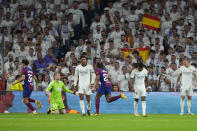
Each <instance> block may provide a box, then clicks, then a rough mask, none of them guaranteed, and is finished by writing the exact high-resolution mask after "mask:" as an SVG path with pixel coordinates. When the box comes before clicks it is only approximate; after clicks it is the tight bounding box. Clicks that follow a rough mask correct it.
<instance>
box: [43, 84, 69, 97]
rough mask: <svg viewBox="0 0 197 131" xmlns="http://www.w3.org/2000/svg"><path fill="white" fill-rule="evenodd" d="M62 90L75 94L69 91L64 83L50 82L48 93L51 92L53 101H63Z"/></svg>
mask: <svg viewBox="0 0 197 131" xmlns="http://www.w3.org/2000/svg"><path fill="white" fill-rule="evenodd" d="M62 90H64V91H66V92H68V93H73V92H72V91H71V90H69V89H67V88H66V86H65V85H64V83H63V82H62V81H56V80H53V81H51V82H50V84H49V86H48V87H47V89H46V91H47V92H51V97H50V98H51V99H56V100H62Z"/></svg>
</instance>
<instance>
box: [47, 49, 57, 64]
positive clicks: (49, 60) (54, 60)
mask: <svg viewBox="0 0 197 131" xmlns="http://www.w3.org/2000/svg"><path fill="white" fill-rule="evenodd" d="M44 61H45V62H46V63H47V65H49V66H50V65H51V64H56V63H58V59H57V58H56V57H55V56H54V53H53V49H52V48H49V49H48V53H47V55H46V56H45V57H44Z"/></svg>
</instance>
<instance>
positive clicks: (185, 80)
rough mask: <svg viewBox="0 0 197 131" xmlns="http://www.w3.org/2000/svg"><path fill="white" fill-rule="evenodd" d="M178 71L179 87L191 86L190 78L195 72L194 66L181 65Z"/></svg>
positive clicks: (186, 87)
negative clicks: (179, 75)
mask: <svg viewBox="0 0 197 131" xmlns="http://www.w3.org/2000/svg"><path fill="white" fill-rule="evenodd" d="M179 73H181V74H182V76H181V88H184V89H188V88H192V83H193V82H192V80H193V79H192V78H193V75H194V73H195V67H193V66H189V67H185V66H181V67H180V68H179Z"/></svg>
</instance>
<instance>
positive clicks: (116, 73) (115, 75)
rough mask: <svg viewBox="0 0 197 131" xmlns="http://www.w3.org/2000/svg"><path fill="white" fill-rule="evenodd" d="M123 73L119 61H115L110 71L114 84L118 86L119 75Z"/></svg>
mask: <svg viewBox="0 0 197 131" xmlns="http://www.w3.org/2000/svg"><path fill="white" fill-rule="evenodd" d="M120 74H121V72H120V66H119V63H118V62H115V63H114V66H113V69H112V70H110V71H109V75H110V76H111V83H112V86H116V87H117V86H118V76H119V75H120Z"/></svg>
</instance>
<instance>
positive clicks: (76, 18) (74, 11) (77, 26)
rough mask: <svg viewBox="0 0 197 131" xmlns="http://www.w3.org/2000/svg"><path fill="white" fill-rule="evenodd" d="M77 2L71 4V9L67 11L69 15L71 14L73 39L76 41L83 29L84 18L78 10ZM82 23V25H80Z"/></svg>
mask: <svg viewBox="0 0 197 131" xmlns="http://www.w3.org/2000/svg"><path fill="white" fill-rule="evenodd" d="M78 6H79V2H78V1H74V2H73V4H72V8H71V9H69V10H68V12H69V13H72V14H73V20H74V22H75V27H74V37H75V39H76V40H78V39H79V38H80V36H81V33H82V30H83V29H84V27H85V24H86V23H85V18H84V14H83V12H82V11H81V10H80V9H79V8H78ZM80 21H81V22H82V24H81V23H80Z"/></svg>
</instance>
